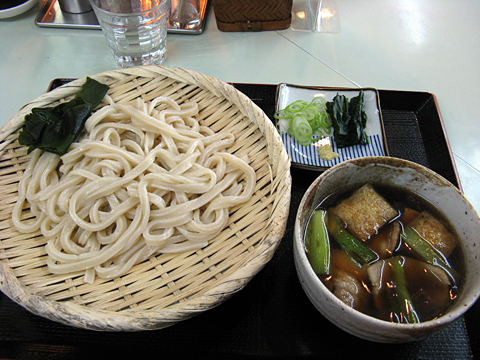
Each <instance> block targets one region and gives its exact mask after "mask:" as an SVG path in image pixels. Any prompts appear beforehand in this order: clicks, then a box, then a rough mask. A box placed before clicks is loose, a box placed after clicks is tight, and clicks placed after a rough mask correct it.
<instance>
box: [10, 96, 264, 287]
mask: <svg viewBox="0 0 480 360" xmlns="http://www.w3.org/2000/svg"><path fill="white" fill-rule="evenodd" d="M107 98H108V97H107ZM197 114H198V105H197V104H196V103H195V102H186V103H184V104H182V105H181V106H180V105H179V104H177V103H176V102H175V101H174V100H173V99H171V98H167V97H159V98H157V99H155V100H153V101H152V102H150V103H148V104H147V103H145V102H143V101H142V100H137V101H136V102H135V103H134V104H133V105H121V104H115V103H113V102H112V101H111V99H110V104H109V105H106V106H104V107H103V108H101V109H100V110H98V111H97V112H95V113H94V114H93V115H92V116H91V117H90V118H89V119H88V121H87V122H86V124H85V130H86V135H85V136H84V137H83V138H82V140H81V141H79V142H77V143H74V144H72V146H71V148H70V150H69V151H68V152H67V153H66V154H65V155H63V156H61V157H60V156H58V155H55V154H52V153H47V152H42V151H40V150H38V149H37V150H35V151H34V152H33V153H32V155H33V157H32V159H31V161H30V163H29V165H28V167H27V169H26V170H25V173H24V174H23V176H22V178H21V180H20V182H19V189H18V195H19V198H18V201H17V203H16V204H15V207H14V210H13V215H12V219H13V222H14V225H15V226H16V228H17V229H18V230H19V231H20V232H24V233H31V232H35V231H37V230H38V229H40V231H41V233H42V234H43V235H44V236H45V238H46V239H47V244H46V251H47V254H48V257H47V264H48V268H49V270H50V271H51V272H52V273H54V274H67V273H76V272H82V271H85V277H84V281H85V282H89V283H92V282H93V281H94V279H95V276H98V277H100V278H113V277H117V276H120V275H123V274H125V273H126V272H127V271H128V270H129V269H130V268H131V267H132V266H133V265H135V264H137V263H140V262H142V261H144V260H145V259H148V258H149V257H150V256H152V255H154V254H159V253H177V252H182V251H187V250H194V249H199V248H202V247H205V246H206V245H207V244H208V242H209V240H211V239H213V238H214V237H215V236H217V235H218V234H219V233H220V232H221V231H222V230H223V229H224V228H225V226H226V224H227V221H228V218H229V209H230V208H231V207H232V206H236V205H238V204H242V203H244V202H246V201H248V200H249V199H250V198H251V196H252V194H253V191H254V188H255V184H256V176H255V171H254V170H253V168H252V167H251V166H250V165H249V164H248V163H247V161H248V160H247V159H242V158H239V157H237V156H235V155H232V154H229V153H228V152H226V149H227V148H228V147H230V146H231V145H232V144H233V142H234V135H233V134H231V133H214V132H213V131H212V130H211V129H209V128H208V127H205V126H201V125H200V124H199V122H198V121H197V120H196V119H195V115H197ZM25 201H28V203H29V205H30V209H31V212H32V213H33V215H34V219H33V220H31V219H30V220H22V210H23V208H24V204H25Z"/></svg>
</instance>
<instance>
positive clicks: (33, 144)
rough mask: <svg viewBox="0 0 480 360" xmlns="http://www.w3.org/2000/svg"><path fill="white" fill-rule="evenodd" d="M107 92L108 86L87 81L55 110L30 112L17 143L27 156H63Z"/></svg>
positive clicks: (94, 81)
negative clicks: (45, 153)
mask: <svg viewBox="0 0 480 360" xmlns="http://www.w3.org/2000/svg"><path fill="white" fill-rule="evenodd" d="M108 88H109V87H108V85H104V84H101V83H99V82H98V81H96V80H93V79H91V78H89V77H87V80H86V81H85V83H84V84H83V86H82V89H81V90H80V91H79V92H78V93H77V94H76V95H75V97H74V98H73V99H72V100H70V101H68V102H64V103H62V104H59V105H57V106H55V107H46V108H33V109H32V112H31V113H30V114H28V115H26V116H25V124H24V125H23V127H22V130H21V131H20V133H19V135H18V142H19V143H20V144H21V145H27V146H28V147H29V148H28V152H29V153H30V152H31V151H33V150H34V149H36V148H38V149H41V150H44V151H48V152H52V153H55V154H58V155H63V154H65V153H66V152H67V151H68V148H69V147H70V145H71V144H72V142H74V141H75V140H76V139H77V137H78V136H79V135H80V133H81V132H82V130H83V127H84V125H85V121H86V120H87V119H88V118H89V117H90V115H91V114H92V112H93V109H95V108H96V107H97V106H98V105H99V104H100V102H101V101H102V99H103V97H104V96H105V94H106V93H107V91H108Z"/></svg>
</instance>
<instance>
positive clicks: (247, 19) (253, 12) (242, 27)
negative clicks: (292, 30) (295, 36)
mask: <svg viewBox="0 0 480 360" xmlns="http://www.w3.org/2000/svg"><path fill="white" fill-rule="evenodd" d="M292 2H293V0H214V1H213V10H214V13H215V19H216V20H217V26H218V29H219V30H220V31H270V30H283V29H287V28H288V27H290V23H291V19H292Z"/></svg>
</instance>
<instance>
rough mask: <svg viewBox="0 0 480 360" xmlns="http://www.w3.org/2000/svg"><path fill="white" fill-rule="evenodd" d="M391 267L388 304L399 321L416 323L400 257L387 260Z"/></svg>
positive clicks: (417, 319)
mask: <svg viewBox="0 0 480 360" xmlns="http://www.w3.org/2000/svg"><path fill="white" fill-rule="evenodd" d="M388 262H389V264H390V265H391V267H392V282H393V287H391V288H390V289H391V297H390V304H391V305H392V308H393V312H394V314H395V316H396V317H397V321H398V322H399V323H407V324H418V323H419V322H420V319H419V318H418V315H417V313H416V312H415V309H414V308H413V304H412V299H411V298H410V294H409V292H408V289H407V280H406V278H405V271H404V269H403V259H402V257H393V258H391V259H390V260H388Z"/></svg>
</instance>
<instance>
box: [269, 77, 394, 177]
mask: <svg viewBox="0 0 480 360" xmlns="http://www.w3.org/2000/svg"><path fill="white" fill-rule="evenodd" d="M360 90H363V92H364V94H365V112H366V114H367V117H368V120H367V126H366V129H365V131H366V133H367V136H368V139H369V144H368V145H355V146H349V147H345V148H338V147H337V145H336V143H335V137H334V135H333V132H332V134H331V135H329V136H330V137H331V138H332V140H333V141H331V142H330V144H331V146H332V150H333V151H334V152H336V153H338V155H339V156H338V157H337V158H335V159H333V160H324V159H322V158H321V157H320V155H319V154H318V148H319V146H321V145H323V144H325V140H323V141H322V140H319V141H318V142H313V143H312V144H310V145H307V146H304V145H301V144H300V143H299V142H298V141H297V140H296V139H295V138H294V137H292V136H290V135H289V134H287V133H285V134H280V136H281V137H282V140H283V143H284V145H285V147H286V149H287V153H288V155H289V156H290V160H291V162H292V166H294V167H300V168H305V169H310V170H317V171H324V170H326V169H328V168H329V167H331V166H334V165H336V164H339V163H341V162H343V161H345V160H350V159H355V158H359V157H364V156H388V147H387V142H386V139H385V131H384V127H383V119H382V112H381V111H380V97H379V95H378V91H377V90H376V89H373V88H331V87H313V86H298V85H291V84H279V85H278V86H277V95H276V103H275V109H276V111H279V110H281V109H284V108H285V107H287V105H289V104H291V103H292V102H294V101H296V100H304V101H307V102H310V101H312V99H313V98H314V97H324V98H325V100H326V101H332V100H333V98H334V97H335V96H336V95H337V94H341V95H345V97H347V98H348V99H350V98H352V97H354V96H357V95H358V94H359V93H360ZM275 125H276V120H275Z"/></svg>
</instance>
